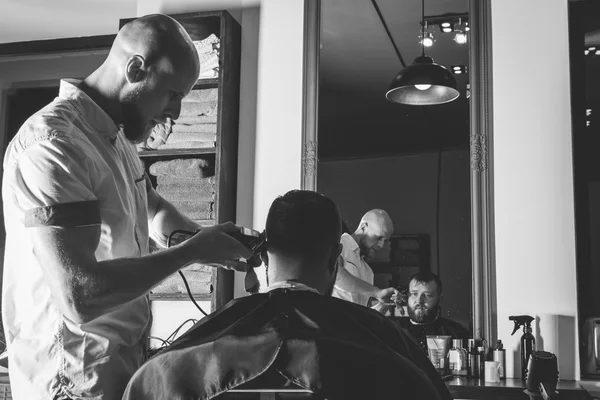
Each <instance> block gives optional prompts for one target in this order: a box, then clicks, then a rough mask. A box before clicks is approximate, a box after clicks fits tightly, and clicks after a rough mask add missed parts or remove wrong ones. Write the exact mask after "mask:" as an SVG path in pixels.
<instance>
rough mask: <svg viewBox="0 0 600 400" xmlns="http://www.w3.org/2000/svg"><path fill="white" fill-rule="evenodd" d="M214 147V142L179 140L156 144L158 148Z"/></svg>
mask: <svg viewBox="0 0 600 400" xmlns="http://www.w3.org/2000/svg"><path fill="white" fill-rule="evenodd" d="M211 147H215V142H214V141H210V142H196V141H189V142H180V143H165V144H161V145H160V146H158V150H185V149H210V148H211Z"/></svg>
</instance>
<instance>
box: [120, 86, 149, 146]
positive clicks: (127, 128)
mask: <svg viewBox="0 0 600 400" xmlns="http://www.w3.org/2000/svg"><path fill="white" fill-rule="evenodd" d="M145 91H146V88H145V86H142V87H140V88H136V89H134V90H132V91H131V92H130V93H128V94H127V95H126V97H125V98H124V99H123V101H122V102H121V108H122V113H123V133H124V134H125V137H126V138H127V140H129V141H130V142H132V143H140V142H143V141H144V140H146V139H147V138H148V136H149V135H150V133H151V132H152V129H153V128H154V126H156V122H154V121H153V120H151V119H149V118H148V117H147V116H145V115H144V112H143V107H142V98H143V96H144V93H145Z"/></svg>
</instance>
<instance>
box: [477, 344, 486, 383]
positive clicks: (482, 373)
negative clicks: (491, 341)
mask: <svg viewBox="0 0 600 400" xmlns="http://www.w3.org/2000/svg"><path fill="white" fill-rule="evenodd" d="M477 355H478V360H477V361H478V363H477V366H478V367H479V372H478V373H477V375H479V379H484V378H485V359H486V356H485V347H483V346H479V347H478V348H477Z"/></svg>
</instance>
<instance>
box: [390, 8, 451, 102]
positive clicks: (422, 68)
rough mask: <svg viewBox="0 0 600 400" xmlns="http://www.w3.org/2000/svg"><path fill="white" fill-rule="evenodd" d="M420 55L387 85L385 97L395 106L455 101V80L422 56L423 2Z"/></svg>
mask: <svg viewBox="0 0 600 400" xmlns="http://www.w3.org/2000/svg"><path fill="white" fill-rule="evenodd" d="M421 28H422V31H421V56H420V57H417V58H416V59H415V61H414V62H413V64H412V65H409V66H407V67H406V68H404V69H403V70H402V71H400V73H398V75H396V77H395V78H394V80H392V83H391V84H390V87H389V89H388V91H387V93H386V94H385V97H386V98H387V99H388V100H389V101H392V102H394V103H400V104H408V105H415V106H430V105H435V104H444V103H449V102H451V101H452V100H455V99H457V98H458V96H459V95H460V93H459V92H458V90H456V79H455V78H454V76H453V75H452V73H451V72H450V71H448V69H446V68H445V67H443V66H441V65H440V64H437V63H435V62H434V61H433V59H432V58H431V57H428V56H426V55H425V46H424V45H423V40H422V38H423V37H425V0H421Z"/></svg>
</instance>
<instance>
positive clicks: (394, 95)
mask: <svg viewBox="0 0 600 400" xmlns="http://www.w3.org/2000/svg"><path fill="white" fill-rule="evenodd" d="M459 95H460V93H459V92H458V90H456V79H455V78H454V76H453V75H452V73H451V72H450V71H448V70H447V69H446V68H444V67H443V66H441V65H439V64H436V63H435V62H434V61H433V59H432V58H431V57H427V56H421V57H417V58H416V59H415V61H414V63H413V64H412V65H409V66H408V67H406V68H404V69H403V70H402V71H400V73H399V74H398V75H396V77H395V78H394V80H393V81H392V83H391V84H390V87H389V89H388V91H387V93H386V94H385V97H386V98H387V99H388V100H389V101H393V102H394V103H401V104H409V105H415V106H429V105H435V104H443V103H449V102H451V101H452V100H455V99H456V98H458V96H459Z"/></svg>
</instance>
